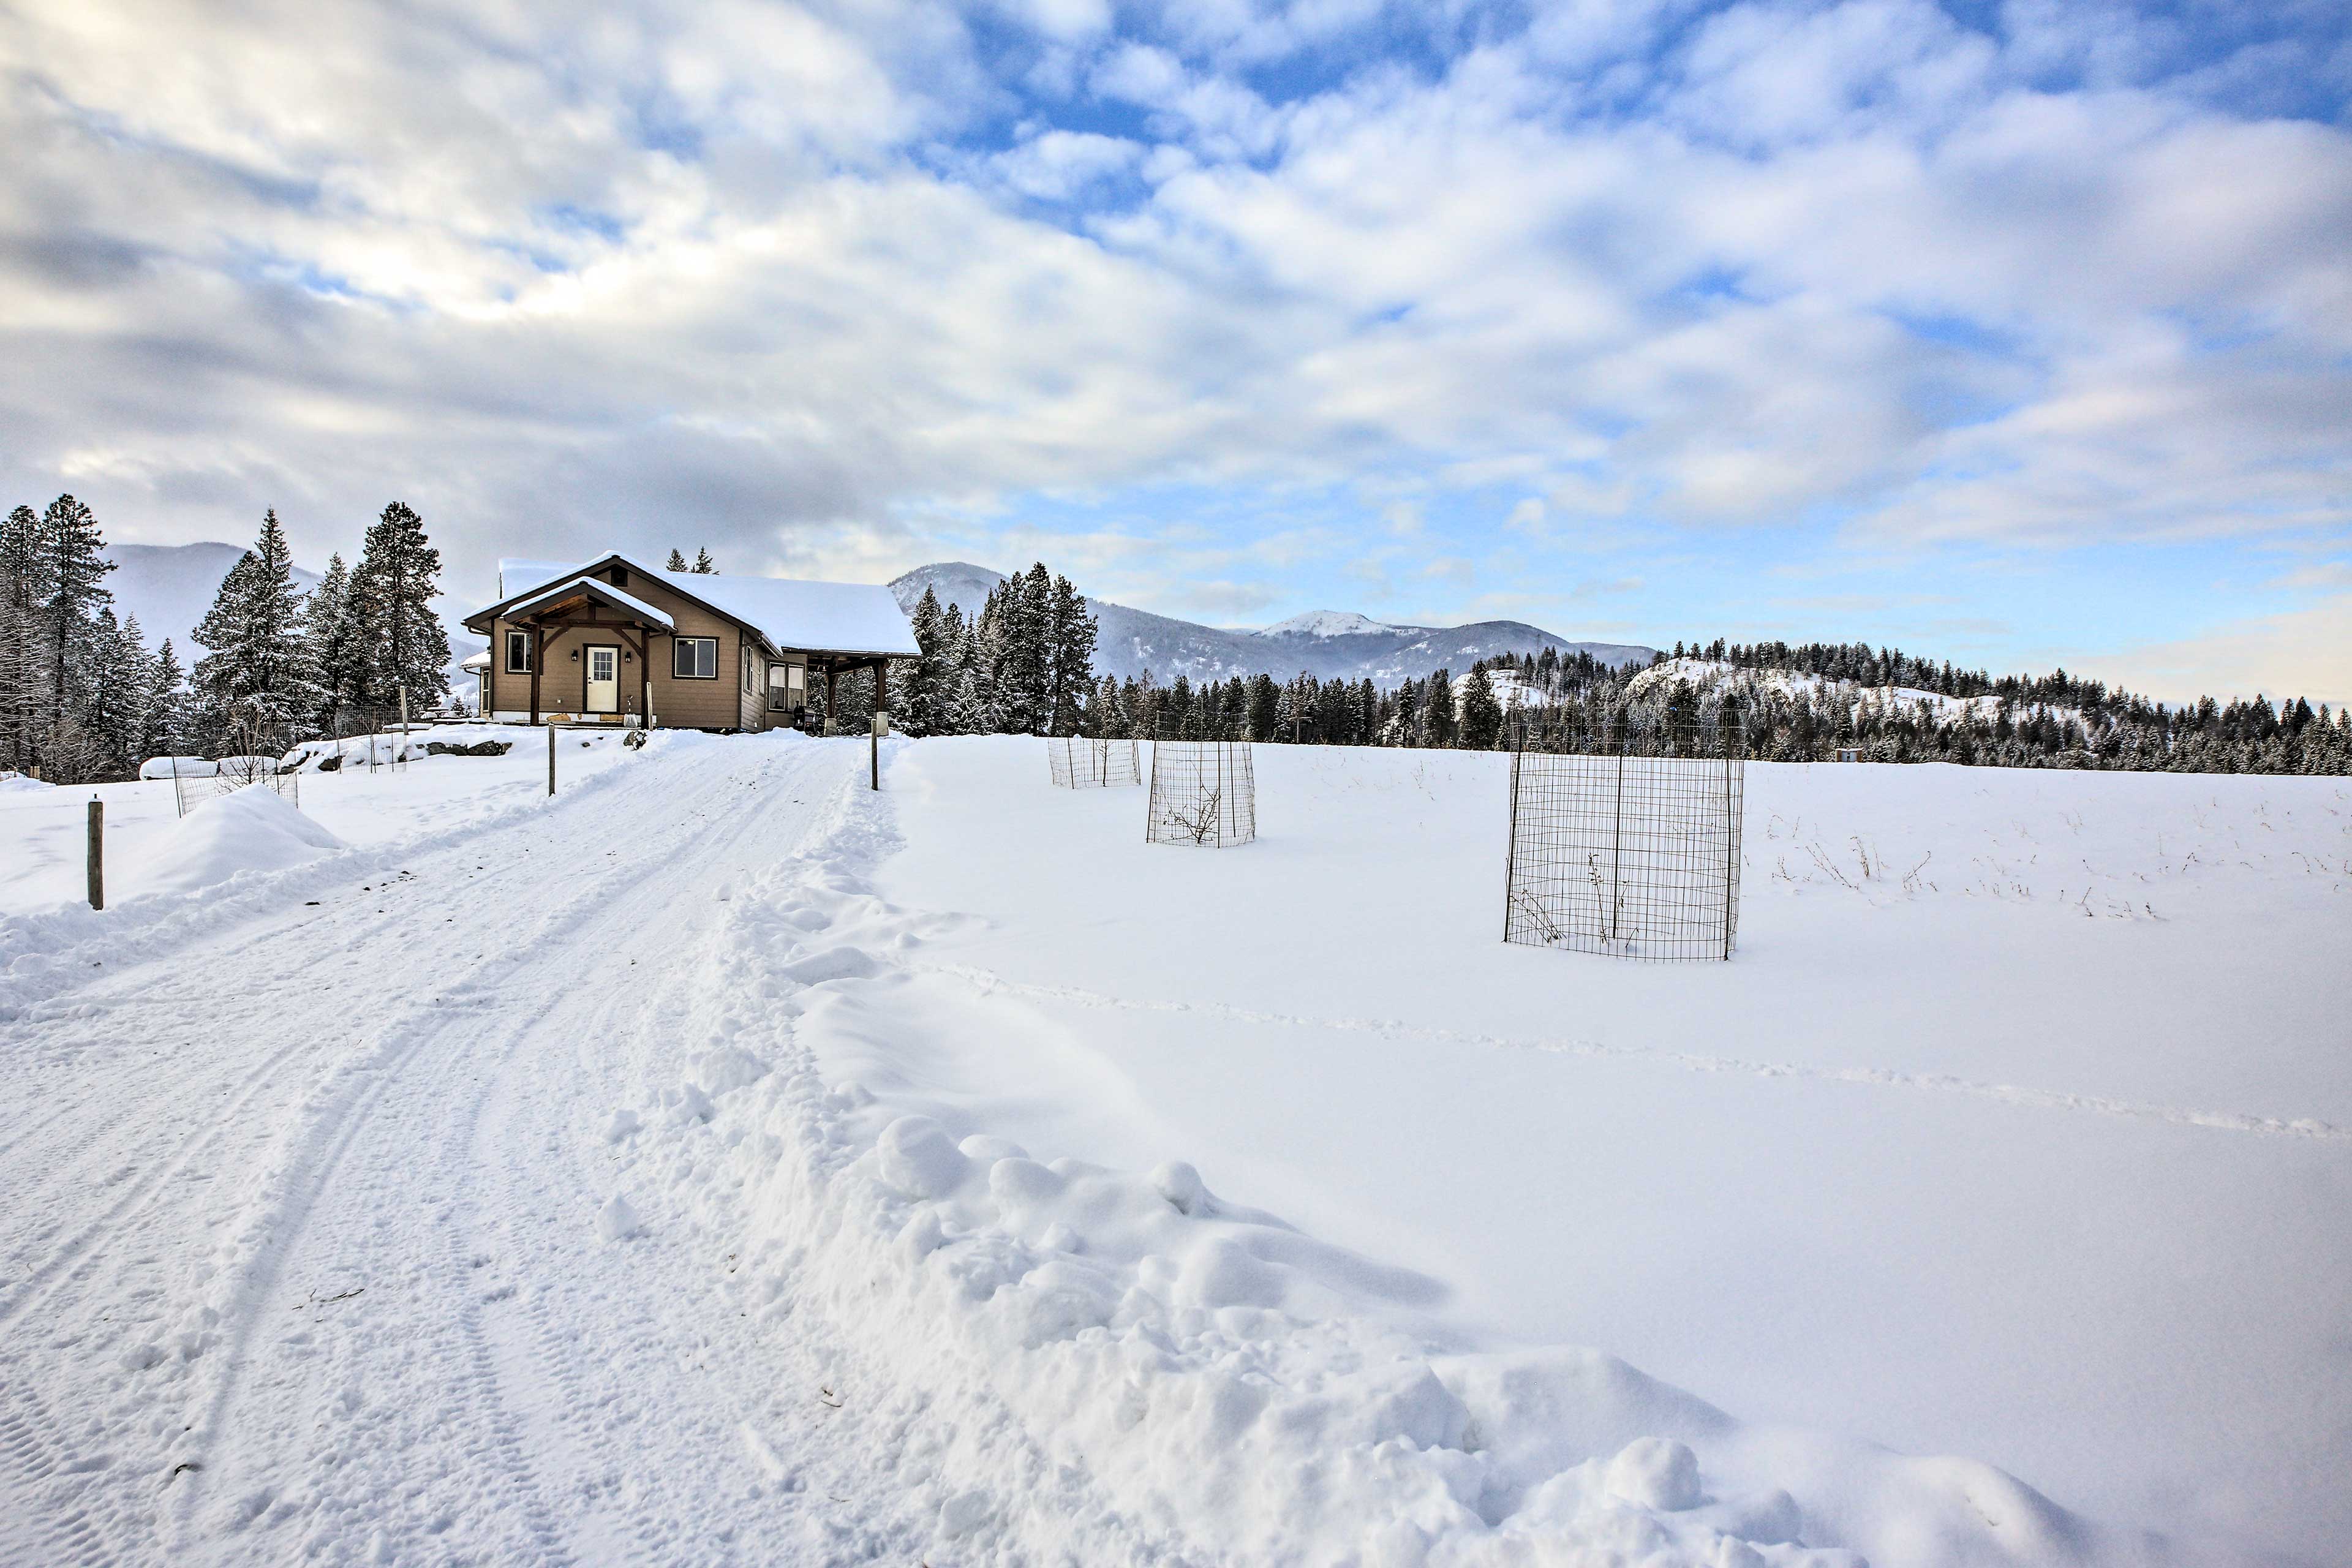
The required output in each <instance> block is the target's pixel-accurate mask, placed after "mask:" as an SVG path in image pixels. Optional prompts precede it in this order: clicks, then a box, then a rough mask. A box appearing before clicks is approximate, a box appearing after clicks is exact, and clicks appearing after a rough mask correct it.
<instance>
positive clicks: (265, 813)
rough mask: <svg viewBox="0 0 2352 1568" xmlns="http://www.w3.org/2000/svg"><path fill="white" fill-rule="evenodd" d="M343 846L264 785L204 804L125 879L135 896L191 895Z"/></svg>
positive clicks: (190, 813) (241, 790)
mask: <svg viewBox="0 0 2352 1568" xmlns="http://www.w3.org/2000/svg"><path fill="white" fill-rule="evenodd" d="M341 847H343V841H342V840H341V839H340V838H338V837H335V836H334V835H333V834H331V833H330V832H328V831H327V830H326V829H325V828H323V827H321V826H319V825H318V824H317V823H315V822H313V821H311V820H310V818H309V817H307V816H303V815H302V813H301V812H300V811H299V810H298V809H297V808H296V807H295V806H294V805H293V804H292V803H291V802H289V801H288V800H287V799H286V798H285V797H284V796H282V795H279V794H278V792H277V791H276V790H274V789H271V788H270V787H269V786H268V785H267V784H248V785H247V786H246V787H245V788H244V789H240V790H235V791H232V792H231V793H229V794H227V795H219V796H216V797H215V798H214V799H211V800H208V801H205V802H204V803H203V804H202V805H198V806H196V807H195V809H194V810H193V811H191V812H189V813H188V815H187V816H184V817H183V818H181V820H180V826H179V829H178V831H177V832H175V833H173V834H172V835H170V836H169V837H166V838H165V839H164V840H163V845H162V847H161V848H160V849H158V850H157V851H156V853H155V854H154V855H153V856H152V858H150V859H148V861H147V862H146V863H145V864H144V865H142V866H138V867H135V868H132V869H131V874H130V877H129V879H128V880H129V882H130V884H131V887H132V888H133V889H135V890H136V891H137V892H138V893H140V894H142V895H145V894H160V893H193V892H197V891H199V890H201V889H205V888H211V887H216V886H218V885H219V884H220V883H223V882H226V881H227V880H228V879H230V878H232V877H235V876H237V875H239V874H240V873H243V872H248V871H278V870H283V869H284V868H287V867H289V866H299V865H300V864H302V863H303V862H304V861H306V860H315V859H317V858H319V857H320V856H321V855H324V854H327V853H328V852H329V851H331V850H335V849H340V848H341Z"/></svg>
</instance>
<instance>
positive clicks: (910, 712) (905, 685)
mask: <svg viewBox="0 0 2352 1568" xmlns="http://www.w3.org/2000/svg"><path fill="white" fill-rule="evenodd" d="M907 622H908V626H909V627H910V628H911V629H912V630H913V632H914V634H915V646H916V647H918V648H919V649H921V650H922V651H921V652H920V653H919V655H918V656H917V657H915V658H910V659H898V660H894V661H893V664H892V672H893V674H894V676H895V677H896V679H895V680H894V681H893V685H894V687H895V692H894V698H893V701H892V705H891V710H892V712H893V714H894V715H895V716H896V720H897V722H898V726H899V728H901V729H903V730H904V731H906V732H907V733H908V734H909V735H936V734H940V733H941V732H942V731H940V721H941V720H942V718H943V716H944V715H943V714H942V711H941V706H942V701H943V699H944V696H945V691H946V687H947V681H948V673H949V671H948V667H947V664H946V661H945V658H943V655H944V654H945V653H946V652H947V649H946V646H945V637H946V632H947V625H946V620H945V616H944V615H943V613H942V612H941V610H940V596H939V595H938V594H936V593H934V592H932V590H931V588H930V586H929V584H925V585H924V588H923V596H922V597H921V598H919V599H918V600H916V601H915V607H914V610H913V611H912V612H911V613H910V614H909V615H908V617H907Z"/></svg>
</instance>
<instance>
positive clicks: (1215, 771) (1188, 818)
mask: <svg viewBox="0 0 2352 1568" xmlns="http://www.w3.org/2000/svg"><path fill="white" fill-rule="evenodd" d="M1255 837H1257V784H1256V779H1255V773H1254V770H1253V769H1252V767H1251V763H1250V744H1249V742H1247V741H1154V742H1151V805H1150V815H1149V816H1147V817H1146V818H1145V819H1144V829H1143V838H1144V842H1145V843H1147V844H1192V845H1198V846H1201V847H1204V848H1213V849H1218V848H1223V847H1227V846H1229V845H1234V844H1247V843H1248V842H1249V841H1250V840H1251V839H1253V838H1255Z"/></svg>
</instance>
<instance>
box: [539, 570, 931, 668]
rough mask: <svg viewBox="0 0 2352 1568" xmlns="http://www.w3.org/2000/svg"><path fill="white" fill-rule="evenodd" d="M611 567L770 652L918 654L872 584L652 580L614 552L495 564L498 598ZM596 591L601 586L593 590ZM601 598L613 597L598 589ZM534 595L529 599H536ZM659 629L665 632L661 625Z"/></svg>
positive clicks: (911, 635)
mask: <svg viewBox="0 0 2352 1568" xmlns="http://www.w3.org/2000/svg"><path fill="white" fill-rule="evenodd" d="M608 560H612V561H619V562H621V563H623V564H625V565H626V566H628V567H630V568H631V569H632V570H634V571H637V572H641V573H643V574H645V575H646V576H647V577H651V578H656V579H658V580H659V581H660V582H661V583H662V584H663V585H665V586H666V587H668V588H671V589H674V590H675V591H677V593H680V594H684V595H687V596H688V598H693V599H699V600H700V601H701V602H702V603H704V604H706V605H709V606H710V607H711V608H712V609H714V610H717V611H719V613H720V614H722V615H727V616H733V617H734V618H735V619H737V620H739V621H740V622H742V623H743V624H744V625H745V626H751V627H752V628H753V629H754V630H756V631H758V632H759V634H760V635H761V637H766V638H767V639H768V641H769V643H770V644H771V645H772V646H773V647H778V648H819V649H823V650H824V651H825V652H828V653H874V654H892V655H897V656H901V657H905V658H912V657H913V656H915V655H916V654H918V653H920V652H921V651H922V650H921V648H919V647H917V646H916V643H915V629H914V627H913V626H909V625H908V622H907V615H906V612H905V611H903V610H901V609H899V608H898V600H897V599H895V598H893V597H892V596H891V594H890V590H889V589H888V588H887V586H885V585H883V584H878V583H814V582H809V581H806V580H804V579H800V578H793V577H730V576H728V575H726V574H724V573H715V572H659V573H656V572H655V571H654V570H653V569H652V568H650V567H647V566H646V565H644V564H642V563H639V562H636V561H633V560H631V559H630V558H629V557H628V556H626V555H624V554H622V553H621V552H619V551H617V550H615V551H607V552H604V554H602V555H594V556H591V557H590V558H589V559H588V560H587V561H585V562H579V561H524V560H519V559H518V560H502V561H500V562H499V592H500V593H501V594H512V593H517V592H520V591H525V590H528V589H529V588H530V586H531V584H534V583H546V582H551V581H552V580H555V579H559V578H576V577H577V574H579V573H580V572H581V571H582V569H583V567H586V566H593V565H595V564H597V563H600V562H604V561H608ZM599 586H605V585H604V584H599ZM605 591H606V592H608V593H611V592H616V590H614V589H612V588H610V587H605ZM536 597H537V595H534V598H536ZM664 624H667V620H665V623H664Z"/></svg>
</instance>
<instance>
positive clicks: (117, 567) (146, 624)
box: [104, 542, 319, 664]
mask: <svg viewBox="0 0 2352 1568" xmlns="http://www.w3.org/2000/svg"><path fill="white" fill-rule="evenodd" d="M107 553H108V554H110V555H111V556H112V557H113V558H114V570H113V571H111V572H110V573H108V574H107V575H106V580H105V584H104V585H105V586H106V587H107V588H109V589H110V590H112V592H113V594H114V614H115V616H116V618H117V619H121V617H122V616H126V615H136V616H138V617H139V629H140V630H141V631H142V632H143V633H145V634H146V638H147V646H148V647H162V646H163V639H164V638H165V637H169V638H171V639H172V647H173V649H174V650H175V651H176V652H177V653H178V654H179V656H180V662H181V663H183V664H193V663H194V662H195V661H196V659H197V658H201V657H202V656H203V654H204V649H202V648H200V647H195V644H194V637H192V636H191V634H192V633H194V631H195V629H196V623H197V622H198V621H201V620H203V619H204V618H205V611H206V610H209V609H211V608H212V607H213V596H214V595H216V594H218V593H219V592H220V585H221V579H222V578H224V577H226V576H227V575H228V569H229V568H230V567H232V566H234V565H236V563H237V560H238V558H239V557H240V556H242V555H243V554H244V553H245V546H244V545H242V544H220V543H215V542H206V543H203V544H117V545H114V546H112V547H111V548H110V549H109V551H108V552H107ZM318 583H319V574H317V573H316V572H306V571H304V570H303V569H302V568H301V567H299V566H297V567H295V568H294V584H295V586H296V587H298V588H300V589H301V590H302V591H303V592H304V593H306V594H307V593H309V592H310V590H311V589H312V588H314V587H316V586H318Z"/></svg>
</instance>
